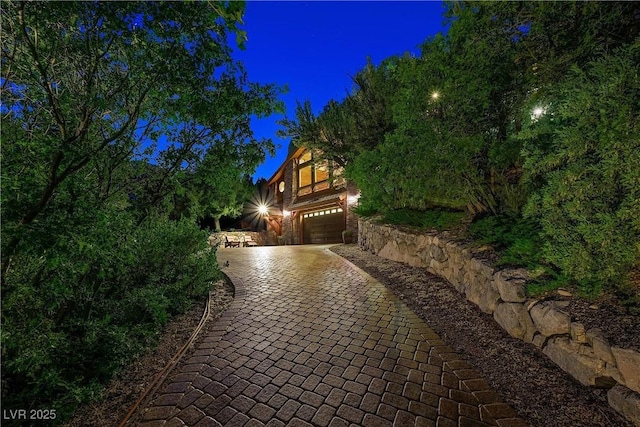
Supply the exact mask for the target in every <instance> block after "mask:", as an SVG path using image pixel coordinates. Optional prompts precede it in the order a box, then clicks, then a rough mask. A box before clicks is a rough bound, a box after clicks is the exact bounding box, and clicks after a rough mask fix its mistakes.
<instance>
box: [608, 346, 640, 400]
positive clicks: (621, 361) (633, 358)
mask: <svg viewBox="0 0 640 427" xmlns="http://www.w3.org/2000/svg"><path fill="white" fill-rule="evenodd" d="M611 352H612V353H613V356H614V357H615V359H616V366H617V367H618V371H619V372H620V375H622V378H623V379H624V385H625V386H626V387H627V388H630V389H631V390H633V391H635V392H636V393H640V353H638V352H637V351H635V350H631V349H626V348H620V347H611Z"/></svg>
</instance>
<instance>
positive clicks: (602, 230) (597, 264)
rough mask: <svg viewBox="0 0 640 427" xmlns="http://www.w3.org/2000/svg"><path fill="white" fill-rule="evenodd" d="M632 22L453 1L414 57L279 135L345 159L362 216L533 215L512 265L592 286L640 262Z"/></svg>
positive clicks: (586, 11) (561, 9)
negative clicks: (536, 267) (433, 211)
mask: <svg viewBox="0 0 640 427" xmlns="http://www.w3.org/2000/svg"><path fill="white" fill-rule="evenodd" d="M639 16H640V7H639V6H638V3H637V2H635V3H634V2H626V3H625V2H577V1H571V2H488V1H480V2H476V1H474V2H465V1H462V2H451V3H449V4H448V9H447V12H446V19H447V24H448V31H447V33H446V34H438V35H436V36H435V37H432V38H430V39H428V40H426V41H425V43H424V44H423V47H422V52H421V55H420V56H419V57H413V56H410V55H405V56H402V57H393V58H388V59H387V60H385V61H383V63H381V64H380V65H379V66H376V65H374V64H368V65H367V66H366V67H365V68H364V69H363V70H362V71H361V73H359V74H358V75H357V78H356V79H355V84H354V87H353V91H352V92H351V93H350V94H348V96H346V97H345V99H344V100H342V101H340V102H337V101H331V102H329V103H328V104H327V106H326V107H325V108H324V109H323V110H322V111H321V113H320V114H318V115H317V116H314V115H313V114H312V113H311V108H310V106H309V105H308V104H303V105H304V110H303V109H299V112H300V113H301V114H299V115H298V116H297V117H296V120H291V121H285V122H284V123H283V124H284V126H285V132H284V133H285V134H289V135H290V136H293V137H294V141H295V142H296V143H297V144H299V145H303V146H307V147H311V148H314V149H317V150H320V151H323V152H325V153H326V155H327V157H329V158H334V159H339V160H341V161H342V163H343V164H344V165H346V169H345V171H346V174H347V176H348V177H349V178H351V179H352V180H353V181H355V183H356V184H357V186H358V188H359V189H360V190H361V192H362V196H361V198H360V201H359V203H360V209H362V210H363V211H367V212H370V211H382V212H389V211H391V210H397V209H401V211H400V212H404V210H406V209H418V210H423V209H428V208H434V207H435V208H437V207H443V208H449V209H450V208H454V209H466V210H467V212H468V213H469V214H470V215H471V216H474V217H476V218H478V219H480V218H481V217H486V216H487V215H496V216H497V217H499V218H500V221H502V222H504V221H506V223H509V222H512V225H518V224H527V227H528V228H527V230H528V231H527V233H528V234H527V235H526V236H524V237H523V238H522V239H520V237H518V238H517V239H515V240H513V241H514V242H515V241H518V242H520V243H522V242H524V241H525V240H526V241H527V242H534V243H535V244H528V243H527V244H526V245H524V244H523V245H521V246H522V247H521V248H519V249H518V248H512V249H513V250H511V252H509V253H510V254H511V255H510V260H509V262H512V261H513V260H514V259H516V258H518V257H519V256H520V255H522V256H525V255H526V257H528V259H532V260H533V259H535V260H538V261H539V262H542V263H546V266H545V268H552V269H556V270H557V271H558V274H559V275H561V276H562V277H572V278H573V279H574V280H577V281H579V282H580V283H582V284H583V285H584V287H585V289H592V290H595V291H594V292H597V289H598V288H600V287H602V286H610V285H611V284H614V283H620V282H621V281H622V278H623V277H624V276H625V275H626V273H627V272H628V271H629V270H630V269H633V268H637V267H638V261H639V259H640V254H639V253H638V245H637V241H638V229H637V220H636V219H635V218H637V217H638V215H637V209H638V207H637V201H638V200H639V198H638V194H637V191H638V188H640V186H639V185H638V184H639V183H638V180H637V172H636V171H637V170H640V168H639V167H638V166H639V165H638V164H636V163H637V151H638V146H637V142H638V138H637V135H638V129H637V118H638V112H637V99H638V96H637V69H638V57H637V46H638V42H639V40H640V39H639V36H640V19H638V17H639ZM631 46H635V48H631ZM303 112H304V114H302V113H303ZM297 130H300V131H297ZM523 214H526V216H527V218H525V219H523V218H522V216H523ZM634 215H635V216H634ZM487 223H491V221H488V222H487ZM505 227H506V228H505V229H508V228H509V227H507V226H505ZM515 228H517V227H515ZM540 230H542V231H540ZM536 233H539V234H540V236H539V237H541V238H544V239H545V240H546V242H547V245H546V247H545V249H544V250H543V257H542V258H543V259H540V257H538V256H537V254H533V252H536V251H538V246H539V242H540V240H542V239H538V238H537V237H535V236H534V234H536ZM503 234H504V233H503ZM506 234H508V233H506ZM518 239H519V240H518ZM525 246H526V247H525ZM538 261H536V262H538ZM527 262H528V261H527Z"/></svg>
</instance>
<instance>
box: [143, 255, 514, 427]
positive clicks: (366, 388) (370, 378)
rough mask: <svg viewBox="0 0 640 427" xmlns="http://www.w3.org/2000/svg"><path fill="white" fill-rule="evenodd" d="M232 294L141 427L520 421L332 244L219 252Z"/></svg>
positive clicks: (431, 333)
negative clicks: (333, 249) (231, 283)
mask: <svg viewBox="0 0 640 427" xmlns="http://www.w3.org/2000/svg"><path fill="white" fill-rule="evenodd" d="M218 260H219V262H220V264H221V265H222V263H224V262H225V261H228V262H229V267H226V268H224V269H223V270H224V271H225V272H226V273H227V274H228V275H229V276H230V277H231V278H232V280H233V281H234V284H235V286H236V298H235V300H234V302H233V304H232V305H231V307H230V308H229V310H228V311H227V312H226V313H225V314H224V315H223V316H222V317H221V318H220V319H219V320H218V322H217V324H216V327H215V331H214V332H212V333H210V334H209V335H208V336H205V337H201V339H200V341H199V344H197V350H196V351H195V353H194V355H193V356H192V357H190V359H189V360H186V361H184V362H183V363H182V364H181V365H180V366H179V368H178V369H179V374H178V375H176V376H174V377H173V379H172V380H171V381H170V382H169V384H167V385H165V387H164V390H163V391H162V393H161V394H160V395H159V396H157V397H156V399H155V400H154V402H153V403H152V405H151V407H150V408H149V409H148V410H147V411H146V412H145V414H144V420H145V421H144V422H143V424H142V425H144V426H155V425H164V426H173V425H176V426H182V425H188V426H192V425H197V426H220V425H225V426H260V425H267V426H284V425H290V426H308V425H314V426H333V427H336V426H349V425H352V426H353V425H362V426H391V425H395V426H413V425H416V426H429V425H437V426H456V425H459V426H478V425H500V426H521V425H526V423H525V422H524V421H522V420H521V419H519V418H517V416H516V414H515V413H514V411H513V410H512V409H511V408H510V407H509V406H508V405H506V404H504V403H501V401H500V399H499V397H498V395H497V394H496V393H495V392H494V391H492V390H491V389H490V388H489V386H488V385H487V383H486V381H485V380H484V379H482V378H480V376H479V374H478V373H477V372H476V371H475V370H474V369H472V368H471V367H470V366H469V365H468V364H467V363H466V362H465V361H464V360H462V358H461V356H459V355H458V354H456V353H455V352H454V351H453V350H452V349H451V348H450V347H448V346H447V345H445V343H444V342H443V341H442V340H441V339H440V338H439V337H438V335H436V334H435V333H434V331H433V330H431V328H430V327H429V326H428V325H427V324H426V323H424V322H423V321H422V320H421V319H420V318H419V317H418V316H416V315H415V314H414V313H413V312H412V311H411V310H409V309H408V308H407V307H406V306H405V305H404V304H403V303H402V302H401V301H400V300H398V298H396V297H395V296H394V295H393V294H392V293H391V292H390V291H388V290H387V289H386V288H385V287H384V286H383V285H381V284H380V283H378V282H377V281H376V280H374V279H373V278H372V277H370V276H368V275H367V274H366V273H364V272H363V271H362V270H360V269H358V268H357V267H355V266H353V265H352V264H350V263H348V262H347V261H345V260H344V259H342V258H341V257H339V256H337V255H335V254H333V253H332V252H330V251H329V250H328V249H327V246H279V247H257V248H255V247H254V248H241V249H221V250H219V252H218Z"/></svg>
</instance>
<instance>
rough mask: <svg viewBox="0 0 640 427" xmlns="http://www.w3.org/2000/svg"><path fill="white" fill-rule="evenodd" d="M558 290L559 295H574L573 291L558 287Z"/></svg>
mask: <svg viewBox="0 0 640 427" xmlns="http://www.w3.org/2000/svg"><path fill="white" fill-rule="evenodd" d="M556 292H557V294H558V295H561V296H563V297H570V296H572V295H573V294H572V293H571V292H569V291H565V290H564V289H558V290H557V291H556Z"/></svg>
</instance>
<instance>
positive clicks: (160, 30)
mask: <svg viewBox="0 0 640 427" xmlns="http://www.w3.org/2000/svg"><path fill="white" fill-rule="evenodd" d="M242 11H243V5H242V4H241V3H236V2H227V3H224V2H221V3H206V4H205V3H201V2H190V3H180V2H161V3H156V2H137V3H135V2H125V3H122V2H94V3H86V2H68V3H57V4H48V3H40V2H7V3H5V5H4V7H3V9H2V14H3V19H2V25H3V31H2V49H3V55H2V78H3V80H2V96H3V103H4V105H5V106H6V110H5V113H7V114H9V117H10V120H15V121H16V122H21V123H24V125H23V126H22V127H23V128H22V129H21V130H20V131H16V132H21V133H22V134H21V136H20V139H11V138H6V137H3V146H4V148H7V147H9V146H15V150H14V151H12V153H14V154H18V153H20V154H22V155H23V156H25V157H24V158H23V159H22V161H20V162H18V163H20V164H31V165H34V166H35V167H34V169H33V170H32V172H31V173H33V174H34V175H35V176H34V177H33V178H32V179H30V180H29V183H28V184H27V185H26V186H28V187H29V189H26V188H21V189H16V190H17V191H16V192H15V194H19V195H20V197H19V200H15V202H16V208H15V209H11V210H10V211H6V212H4V213H5V216H4V218H3V220H4V224H6V225H8V226H9V229H10V230H11V233H10V235H7V237H8V238H5V239H3V248H2V249H3V251H2V258H3V272H6V271H7V268H8V267H9V264H10V260H11V257H12V255H13V253H14V252H15V250H16V247H17V246H18V244H19V242H20V239H21V230H22V229H23V228H24V227H30V226H33V225H34V221H36V219H37V218H38V217H39V216H41V215H42V214H43V213H45V211H46V210H47V208H48V206H49V204H50V202H51V200H52V198H53V197H55V195H56V191H57V190H58V189H59V187H60V186H61V184H62V183H63V182H64V181H65V180H67V179H68V178H69V177H70V176H72V175H74V174H78V173H79V172H80V171H82V170H84V169H86V168H87V166H88V165H89V164H91V162H92V160H94V159H96V158H98V157H99V156H100V154H102V153H109V154H114V153H115V154H116V158H117V159H119V162H120V163H125V162H127V161H128V160H129V159H130V158H131V156H138V157H148V154H149V153H150V152H154V151H156V150H159V152H157V153H155V154H156V157H157V158H158V159H160V165H161V166H162V169H163V173H164V175H165V177H164V178H163V179H160V180H159V181H158V187H157V188H156V189H155V195H154V197H152V199H151V201H152V202H153V203H157V202H159V201H160V200H161V199H162V198H163V196H165V195H166V194H165V193H166V192H167V190H166V188H165V185H166V184H167V183H168V182H170V181H171V179H170V176H171V175H172V174H174V173H175V172H176V171H178V170H179V169H180V168H182V167H183V166H184V165H185V163H186V164H189V165H191V166H196V165H197V163H198V162H199V159H202V158H203V156H204V153H205V152H206V150H207V147H209V146H211V145H212V144H215V143H216V142H218V141H233V143H235V144H244V143H245V142H247V143H249V144H250V145H251V146H252V147H254V148H256V147H257V148H258V153H257V154H258V155H257V157H256V156H254V157H253V158H252V159H251V161H250V162H247V163H246V165H245V166H247V168H248V170H247V172H248V171H249V170H250V169H251V167H253V166H255V162H256V161H259V159H260V158H261V156H264V154H265V152H267V151H271V150H273V145H272V144H271V143H270V141H262V143H261V144H256V141H255V140H253V138H252V135H251V132H250V129H249V119H250V116H251V114H256V115H258V116H262V115H265V114H268V113H269V112H271V111H273V110H274V109H279V108H281V105H280V104H279V103H278V102H277V101H276V95H277V94H278V92H279V90H278V89H277V88H276V87H274V86H272V85H266V86H262V85H257V84H253V83H249V82H247V79H246V75H245V73H244V71H243V69H242V67H241V65H240V64H238V63H235V62H234V61H233V60H232V59H231V47H230V46H229V45H228V43H227V39H228V36H229V35H230V34H234V33H235V34H236V35H237V36H238V37H239V39H238V40H239V41H240V44H241V45H242V36H243V33H242V32H241V30H240V29H239V27H238V25H239V24H240V23H241V21H240V18H241V15H242ZM163 135H164V136H165V137H166V140H168V141H170V143H169V144H168V145H167V146H165V147H163V146H162V144H159V142H161V141H162V140H163V139H161V136H163ZM150 142H151V143H150ZM26 146H28V147H34V146H37V149H33V148H28V149H25V147H26ZM9 149H11V148H9ZM116 169H117V165H115V164H114V165H112V167H111V170H112V172H115V170H116ZM6 172H7V173H9V172H14V171H13V170H7V171H6ZM105 179H106V181H105V184H104V185H106V186H107V187H109V189H110V190H111V189H112V188H113V187H111V186H109V184H108V183H109V182H110V180H111V176H110V175H108V176H106V177H105ZM26 194H29V195H30V196H29V197H25V195H26ZM13 202H14V201H13V200H12V201H11V204H13ZM9 214H11V215H12V216H9ZM9 236H10V237H9ZM3 277H4V275H3Z"/></svg>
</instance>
